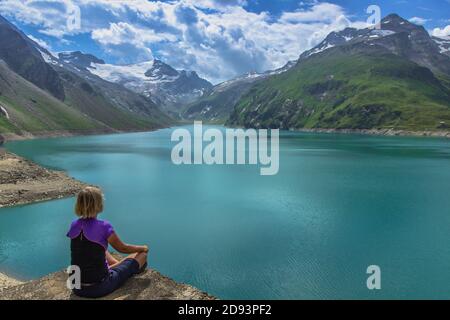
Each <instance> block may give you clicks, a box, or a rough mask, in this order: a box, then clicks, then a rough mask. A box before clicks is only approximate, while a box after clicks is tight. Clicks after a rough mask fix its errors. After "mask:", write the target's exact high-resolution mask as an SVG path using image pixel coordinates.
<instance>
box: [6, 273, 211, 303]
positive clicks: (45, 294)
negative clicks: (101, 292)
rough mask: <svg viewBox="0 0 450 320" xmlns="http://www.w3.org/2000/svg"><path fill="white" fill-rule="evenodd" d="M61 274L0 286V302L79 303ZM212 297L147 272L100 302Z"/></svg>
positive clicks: (132, 279) (203, 298)
mask: <svg viewBox="0 0 450 320" xmlns="http://www.w3.org/2000/svg"><path fill="white" fill-rule="evenodd" d="M66 280H67V274H66V273H64V272H63V271H61V272H57V273H53V274H50V275H48V276H46V277H43V278H41V279H38V280H33V281H29V282H25V283H22V284H19V285H15V286H12V287H11V286H9V287H6V288H3V289H2V288H1V287H0V300H83V299H82V298H79V297H77V296H75V295H74V294H73V293H71V291H70V290H69V289H67V287H66ZM214 299H215V298H214V297H212V296H210V295H208V294H207V293H205V292H202V291H200V290H198V289H196V288H194V287H192V286H190V285H186V284H181V283H177V282H175V281H173V280H172V279H170V278H168V277H165V276H163V275H161V274H160V273H159V272H157V271H155V270H151V269H148V270H146V271H145V272H144V273H142V274H140V275H137V276H134V277H133V278H131V279H130V280H128V281H127V283H126V284H125V285H124V286H123V287H121V288H120V289H118V290H117V291H115V292H113V293H112V294H110V295H109V296H107V297H104V298H101V300H214Z"/></svg>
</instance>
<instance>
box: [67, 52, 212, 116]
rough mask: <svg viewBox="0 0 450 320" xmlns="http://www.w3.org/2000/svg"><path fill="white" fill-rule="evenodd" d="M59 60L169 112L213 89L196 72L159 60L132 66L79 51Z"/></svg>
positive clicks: (69, 53)
mask: <svg viewBox="0 0 450 320" xmlns="http://www.w3.org/2000/svg"><path fill="white" fill-rule="evenodd" d="M59 61H61V62H62V63H64V64H65V66H66V67H70V68H72V69H73V70H74V71H77V72H81V73H84V74H85V75H86V76H92V75H94V76H98V77H100V78H102V79H104V80H106V81H109V82H114V83H118V84H121V85H123V86H125V87H126V88H128V89H130V90H132V91H134V92H137V93H139V94H142V95H144V96H146V97H148V98H150V99H152V100H153V102H155V103H156V104H157V105H159V106H161V107H163V108H165V109H173V108H176V107H178V106H180V105H181V104H185V103H189V102H191V101H193V100H194V99H196V98H198V97H200V96H201V95H202V94H203V93H204V92H206V91H207V90H210V89H211V88H212V84H211V83H209V82H208V81H207V80H205V79H202V78H200V77H199V76H198V75H197V73H196V72H195V71H186V70H176V69H174V68H173V67H171V66H170V65H168V64H166V63H164V62H162V61H161V60H158V59H155V60H151V61H144V62H141V63H136V64H130V65H114V64H108V63H105V61H103V60H101V59H98V58H97V57H95V56H93V55H90V54H84V53H81V52H79V51H76V52H62V53H60V54H59Z"/></svg>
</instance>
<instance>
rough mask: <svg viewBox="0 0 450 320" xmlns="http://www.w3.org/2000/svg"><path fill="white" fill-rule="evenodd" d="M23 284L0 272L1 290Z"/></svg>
mask: <svg viewBox="0 0 450 320" xmlns="http://www.w3.org/2000/svg"><path fill="white" fill-rule="evenodd" d="M22 283H23V282H22V281H20V280H17V279H15V278H13V277H11V276H8V275H6V274H5V273H2V272H0V290H1V289H6V288H10V287H14V286H18V285H21V284H22Z"/></svg>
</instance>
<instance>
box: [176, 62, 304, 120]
mask: <svg viewBox="0 0 450 320" xmlns="http://www.w3.org/2000/svg"><path fill="white" fill-rule="evenodd" d="M295 64H296V61H290V62H288V63H287V64H286V65H285V66H283V67H282V68H279V69H276V70H271V71H267V72H264V73H249V74H245V75H243V76H240V77H238V78H235V79H232V80H229V81H225V82H222V83H220V84H218V85H216V86H214V87H213V88H212V89H211V90H210V91H207V92H205V93H204V94H203V95H202V96H201V97H200V98H199V99H198V100H196V101H195V102H193V103H191V104H189V105H188V106H187V107H186V108H185V110H184V111H183V118H184V119H188V120H203V121H206V122H209V123H220V124H223V123H225V121H226V120H227V119H228V117H229V116H230V114H231V112H232V111H233V108H234V106H235V104H236V102H237V101H239V99H240V98H241V97H242V95H243V94H244V93H246V92H247V91H248V90H249V89H250V88H251V87H252V86H253V85H254V84H255V83H258V82H259V81H262V80H264V79H266V78H268V77H270V76H273V75H277V74H281V73H283V72H286V71H288V70H289V69H290V68H292V67H293V66H294V65H295Z"/></svg>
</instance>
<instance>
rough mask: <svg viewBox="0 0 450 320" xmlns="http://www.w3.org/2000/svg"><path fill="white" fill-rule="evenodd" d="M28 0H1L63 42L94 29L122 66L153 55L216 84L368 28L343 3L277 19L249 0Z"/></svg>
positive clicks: (314, 5) (306, 7)
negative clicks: (344, 32) (72, 25)
mask: <svg viewBox="0 0 450 320" xmlns="http://www.w3.org/2000/svg"><path fill="white" fill-rule="evenodd" d="M30 1H31V2H33V5H31V6H24V5H23V4H21V3H20V2H19V1H17V0H2V1H0V11H1V12H2V14H3V12H5V14H6V15H7V16H10V17H14V18H15V19H16V20H19V21H21V22H23V23H26V24H31V25H35V26H36V27H37V29H38V30H39V31H40V33H42V34H45V35H49V36H53V37H56V38H59V39H64V38H63V37H64V36H66V35H73V34H76V33H88V34H91V37H92V39H93V40H94V41H96V42H97V43H98V44H99V45H101V46H102V47H103V48H104V50H105V52H106V53H107V54H110V55H113V56H115V57H117V58H118V59H119V61H120V62H123V63H133V62H142V61H143V60H145V59H150V58H151V57H153V55H154V56H156V57H160V58H161V59H162V60H163V61H165V62H167V63H169V64H171V65H172V66H174V67H175V68H183V69H192V70H196V71H197V72H198V73H199V74H200V75H201V76H203V77H206V78H208V79H209V80H211V81H214V82H218V81H221V80H226V79H229V78H231V77H235V76H237V75H240V74H242V73H245V72H249V71H264V70H268V69H274V68H278V67H281V66H282V65H284V64H285V63H286V62H287V61H288V60H293V59H297V58H298V57H299V55H300V54H301V53H302V52H303V51H304V50H307V49H310V48H311V47H313V46H314V45H316V44H318V43H319V42H320V41H322V40H323V39H324V38H325V37H326V35H327V34H328V33H330V32H331V31H334V30H341V29H343V28H345V27H349V26H356V27H361V26H365V23H364V22H362V21H359V22H358V21H356V22H355V21H353V22H351V21H350V20H349V19H348V16H347V15H346V12H345V10H344V9H343V8H342V7H340V6H338V5H335V4H331V3H327V2H318V1H316V0H310V1H304V2H302V3H300V4H299V10H297V11H292V12H284V13H282V14H281V15H280V16H279V17H275V16H272V15H270V14H269V13H267V12H261V13H255V12H251V11H249V10H247V8H246V5H247V1H245V0H179V1H165V2H163V1H147V0H132V1H111V0H46V1H44V0H30ZM38 2H39V3H40V4H39V5H38ZM68 2H70V3H71V4H76V5H78V6H80V8H81V18H82V20H81V29H80V30H76V31H72V30H67V28H66V27H65V23H66V20H65V19H66V18H67V17H66V14H65V11H64V10H65V9H64V8H65V6H67V3H68ZM56 3H59V4H60V6H55V4H56ZM51 4H53V5H51ZM49 6H50V8H51V10H50V8H49Z"/></svg>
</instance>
